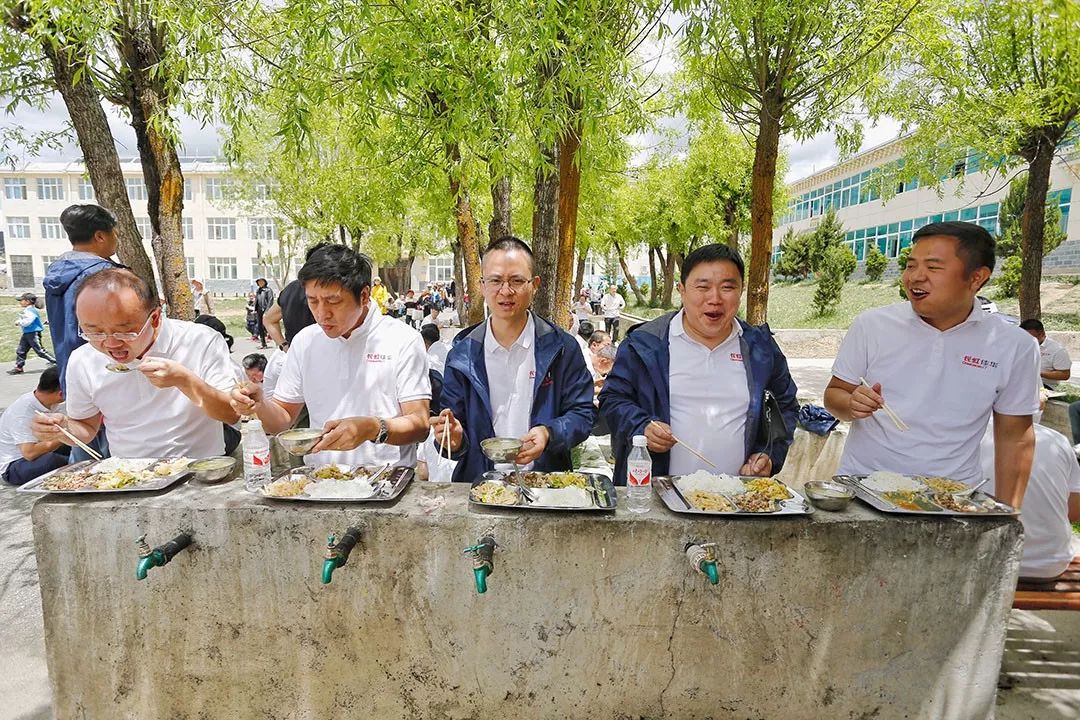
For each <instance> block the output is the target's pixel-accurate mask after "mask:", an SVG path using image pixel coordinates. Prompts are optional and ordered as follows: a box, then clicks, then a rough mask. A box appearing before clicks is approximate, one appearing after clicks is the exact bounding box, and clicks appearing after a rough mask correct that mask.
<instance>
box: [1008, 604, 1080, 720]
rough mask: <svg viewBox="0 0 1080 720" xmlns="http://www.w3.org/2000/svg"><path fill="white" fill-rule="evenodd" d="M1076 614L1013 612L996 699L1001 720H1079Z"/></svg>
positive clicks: (1079, 662) (1079, 651)
mask: <svg viewBox="0 0 1080 720" xmlns="http://www.w3.org/2000/svg"><path fill="white" fill-rule="evenodd" d="M1078 638H1080V613H1077V612H1068V611H1063V610H1051V611H1046V612H1029V611H1025V610H1013V611H1012V613H1011V615H1010V617H1009V631H1008V635H1007V637H1006V638H1005V655H1004V657H1003V658H1002V663H1001V678H1000V681H999V688H1000V691H999V693H998V714H997V716H998V718H999V720H1027V718H1032V719H1033V720H1034V719H1035V718H1039V720H1057V719H1058V718H1061V719H1062V720H1065V719H1066V718H1068V719H1070V720H1071V719H1073V718H1077V717H1080V642H1078Z"/></svg>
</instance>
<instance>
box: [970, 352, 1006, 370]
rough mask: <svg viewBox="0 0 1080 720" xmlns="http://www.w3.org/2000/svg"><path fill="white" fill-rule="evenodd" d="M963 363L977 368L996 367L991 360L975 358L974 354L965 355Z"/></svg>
mask: <svg viewBox="0 0 1080 720" xmlns="http://www.w3.org/2000/svg"><path fill="white" fill-rule="evenodd" d="M964 364H965V365H967V366H968V367H973V368H979V369H980V370H982V369H985V368H996V367H997V366H998V364H997V363H996V362H994V361H993V360H983V359H982V358H977V357H975V356H974V355H965V356H964Z"/></svg>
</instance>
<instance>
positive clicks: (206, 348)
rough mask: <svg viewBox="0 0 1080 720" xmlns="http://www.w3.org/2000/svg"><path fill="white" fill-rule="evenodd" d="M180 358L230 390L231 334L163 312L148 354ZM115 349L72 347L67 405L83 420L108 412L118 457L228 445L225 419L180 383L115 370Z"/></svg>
mask: <svg viewBox="0 0 1080 720" xmlns="http://www.w3.org/2000/svg"><path fill="white" fill-rule="evenodd" d="M143 357H144V359H147V358H155V357H157V358H165V359H168V360H174V361H176V362H178V363H180V364H181V365H183V366H184V367H186V368H187V369H189V370H191V371H192V372H193V373H195V375H197V376H198V377H200V378H202V379H203V381H205V382H206V383H207V384H208V385H210V386H211V387H214V388H217V389H218V390H221V391H223V392H229V391H230V390H231V389H232V388H233V386H234V385H235V384H236V379H237V371H236V366H235V365H234V364H233V362H232V358H231V357H230V356H229V347H228V345H226V344H225V338H223V337H222V336H221V335H219V334H218V333H217V332H216V331H215V330H211V329H210V328H208V327H206V326H205V325H196V324H195V323H192V322H187V321H186V320H173V319H172V318H167V317H165V318H162V320H161V330H160V332H159V333H158V337H157V340H156V341H154V344H153V345H151V346H150V349H149V350H148V351H147V352H146V354H145V355H144V356H143ZM110 362H111V359H110V358H109V356H107V355H105V354H104V353H101V352H98V351H97V350H95V349H94V348H93V347H91V346H90V345H89V344H86V345H81V346H80V347H78V348H76V349H75V351H74V352H73V353H71V358H70V360H69V361H68V366H67V413H68V415H69V416H71V417H73V418H75V419H76V420H82V419H86V418H89V417H93V416H94V415H97V414H98V413H99V412H100V413H101V415H102V417H103V418H104V422H105V426H106V432H107V433H108V436H109V451H110V453H112V455H113V457H119V458H145V457H170V456H180V455H183V456H186V457H191V458H204V457H213V456H214V455H221V454H222V453H224V452H225V439H224V434H223V433H224V431H223V429H222V423H221V421H220V420H214V419H213V418H211V417H210V416H209V415H207V414H206V413H205V412H203V411H202V409H200V408H199V407H197V406H196V405H195V404H194V403H192V402H191V400H189V399H188V397H187V396H186V395H184V393H182V392H180V391H179V390H177V389H176V388H158V387H154V386H153V385H152V384H150V381H149V380H147V379H146V377H145V376H144V375H143V374H142V373H141V372H139V371H138V370H132V371H131V372H127V373H112V372H109V371H108V370H106V369H105V366H106V365H108V364H109V363H110Z"/></svg>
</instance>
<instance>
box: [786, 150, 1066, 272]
mask: <svg viewBox="0 0 1080 720" xmlns="http://www.w3.org/2000/svg"><path fill="white" fill-rule="evenodd" d="M901 156H902V152H901V141H900V140H894V141H891V142H888V143H885V144H883V145H879V146H877V147H875V148H871V149H870V150H867V151H865V152H862V153H860V154H858V155H856V156H855V157H853V158H851V159H850V160H847V161H846V162H842V163H838V164H836V165H833V166H832V167H829V168H826V169H825V170H822V171H821V172H817V173H814V174H813V175H810V176H809V177H806V178H803V179H801V180H798V181H796V182H794V183H791V184H790V185H789V186H788V193H789V195H790V196H791V204H790V206H789V207H788V209H787V211H786V212H785V211H783V210H782V209H781V210H779V211H778V214H779V215H781V217H780V220H779V224H778V226H777V228H776V230H775V231H774V232H773V248H774V250H773V258H774V260H775V259H776V258H778V257H779V256H780V254H781V253H782V252H783V249H782V248H781V240H782V239H783V237H784V234H785V233H786V232H787V231H788V229H789V228H792V229H794V230H795V232H796V233H801V232H805V231H808V230H812V229H813V228H814V227H816V226H817V225H818V223H819V222H821V217H822V216H823V215H824V214H825V212H826V210H828V209H829V208H830V207H833V208H836V212H837V217H838V218H839V220H840V222H842V223H843V225H844V229H845V230H846V243H847V245H848V247H849V248H851V250H852V252H854V253H855V257H857V258H858V259H859V261H860V266H861V262H862V260H864V259H865V257H866V251H867V249H868V248H869V247H870V244H871V243H873V244H876V245H877V246H878V248H879V249H880V250H881V251H882V252H883V253H885V255H886V256H888V257H890V258H895V257H896V255H897V253H899V251H900V250H901V249H902V248H904V247H906V246H908V245H910V244H911V235H912V233H913V232H914V231H916V230H918V229H919V228H920V227H922V226H923V225H926V224H927V223H931V222H940V221H943V220H966V221H969V222H974V223H978V224H979V225H982V226H983V227H985V228H986V229H988V230H989V231H990V232H991V233H993V234H996V233H997V229H998V207H999V204H1000V202H1001V201H1002V200H1003V199H1004V197H1005V195H1006V194H1007V193H1008V190H1009V184H1008V182H1007V181H1006V180H1005V179H1004V178H1002V177H1001V176H999V175H996V174H995V175H990V174H987V173H983V172H980V170H979V167H978V161H977V158H976V157H975V156H974V155H973V154H972V155H969V156H968V157H967V158H966V159H965V160H963V161H961V162H958V163H957V164H956V166H955V167H954V169H953V177H952V178H950V179H949V180H946V181H945V182H944V183H943V185H942V188H940V192H941V195H940V197H939V189H937V188H930V187H920V186H919V183H918V182H910V183H902V184H900V185H898V187H897V188H896V189H897V193H896V194H895V195H894V196H893V197H892V198H890V199H889V200H887V201H882V200H881V199H880V198H879V197H878V193H877V192H876V189H874V188H872V187H871V183H870V180H871V175H872V173H873V172H874V171H875V170H876V169H879V168H882V167H885V166H887V165H889V164H891V163H895V162H897V161H898V160H900V158H901ZM1078 161H1080V148H1078V147H1077V146H1076V145H1073V146H1071V147H1068V148H1065V149H1064V150H1062V151H1059V155H1058V158H1057V160H1056V161H1055V163H1054V167H1053V170H1052V172H1051V175H1050V193H1049V196H1048V198H1047V202H1048V203H1057V204H1058V206H1059V207H1060V208H1061V223H1062V228H1063V229H1064V230H1065V232H1066V235H1067V237H1066V241H1065V242H1064V243H1062V245H1061V246H1059V247H1058V248H1057V249H1056V250H1055V251H1054V252H1052V253H1050V254H1049V255H1047V257H1046V259H1045V261H1044V264H1043V269H1044V272H1046V273H1048V274H1053V273H1058V274H1061V273H1076V272H1078V271H1080V212H1075V213H1072V212H1070V208H1071V204H1072V200H1073V198H1076V199H1077V201H1078V202H1080V174H1078V173H1077V172H1076V167H1077V163H1078ZM1070 165H1071V168H1070ZM961 180H962V181H963V182H962V183H961ZM860 270H861V267H860ZM890 270H892V271H893V272H895V263H894V264H892V265H890Z"/></svg>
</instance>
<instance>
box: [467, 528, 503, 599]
mask: <svg viewBox="0 0 1080 720" xmlns="http://www.w3.org/2000/svg"><path fill="white" fill-rule="evenodd" d="M495 547H496V543H495V535H494V533H493V531H490V532H488V534H486V535H484V536H483V537H482V538H480V540H479V541H478V542H477V543H476V544H475V545H472V546H470V547H467V548H465V550H464V553H465V554H466V555H472V561H473V580H475V581H476V592H478V593H480V594H481V595H483V594H484V593H486V592H487V579H488V575H490V574H491V573H493V572H494V571H495Z"/></svg>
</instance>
